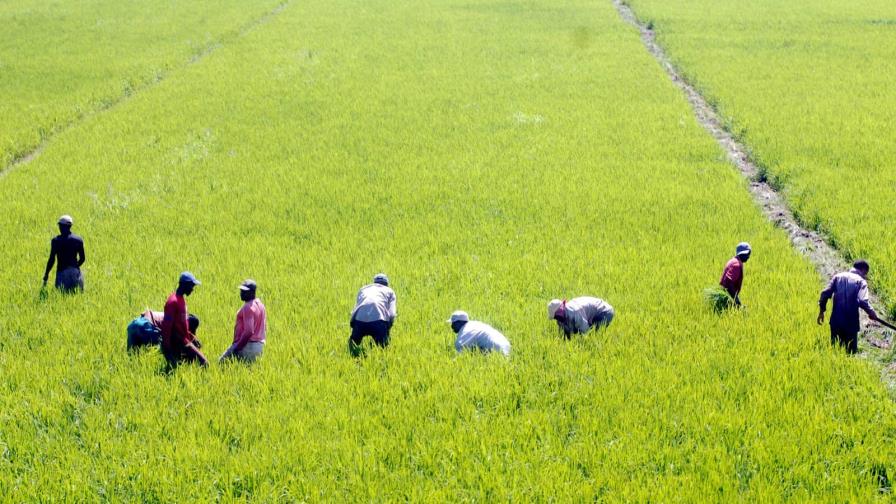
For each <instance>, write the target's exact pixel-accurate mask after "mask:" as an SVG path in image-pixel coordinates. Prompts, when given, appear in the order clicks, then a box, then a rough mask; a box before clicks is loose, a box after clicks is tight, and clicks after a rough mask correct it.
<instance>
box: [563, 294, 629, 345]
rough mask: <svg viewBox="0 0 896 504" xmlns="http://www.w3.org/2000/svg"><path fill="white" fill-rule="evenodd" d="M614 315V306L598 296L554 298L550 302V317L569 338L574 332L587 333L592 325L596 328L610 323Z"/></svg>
mask: <svg viewBox="0 0 896 504" xmlns="http://www.w3.org/2000/svg"><path fill="white" fill-rule="evenodd" d="M614 315H616V312H615V311H613V307H612V306H610V304H609V303H607V302H606V301H604V300H603V299H600V298H596V297H588V296H583V297H577V298H572V299H570V300H568V301H567V300H563V301H560V300H559V299H552V300H551V301H550V302H549V303H548V319H549V320H554V321H556V322H557V326H558V327H560V329H561V330H563V334H564V335H565V336H566V338H567V339H569V338H570V337H571V336H572V335H573V334H585V333H587V332H588V331H589V330H591V328H592V327H594V328H595V330H596V329H600V328H601V327H605V326H608V325H610V322H612V321H613V316H614Z"/></svg>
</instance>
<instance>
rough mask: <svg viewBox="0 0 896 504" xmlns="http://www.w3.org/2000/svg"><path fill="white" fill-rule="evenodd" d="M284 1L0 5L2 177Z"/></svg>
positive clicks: (30, 1)
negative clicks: (77, 126)
mask: <svg viewBox="0 0 896 504" xmlns="http://www.w3.org/2000/svg"><path fill="white" fill-rule="evenodd" d="M277 4H278V2H277V0H267V1H261V0H253V1H252V2H242V1H233V0H227V1H223V2H221V1H217V2H207V1H191V2H163V1H150V2H120V1H109V0H88V1H80V2H56V3H52V2H43V1H36V0H16V1H12V2H3V3H2V4H0V26H2V27H3V29H2V30H0V97H2V99H0V171H2V170H3V169H4V168H6V167H7V166H8V165H9V163H10V162H12V161H13V160H15V159H17V158H20V157H22V156H25V155H26V154H28V153H29V152H31V151H33V150H34V149H35V148H37V147H38V146H39V145H40V144H41V143H42V142H43V141H45V140H46V139H47V138H49V137H50V136H52V135H53V134H54V133H56V132H58V131H60V130H62V129H64V128H65V127H67V126H68V125H70V124H72V123H73V122H75V121H78V120H80V119H82V118H83V117H85V116H88V115H90V114H93V113H95V112H97V111H100V110H103V109H105V108H107V107H109V106H111V105H113V104H115V103H117V102H119V101H120V100H122V99H124V98H126V97H128V96H130V95H132V94H133V93H134V92H137V91H139V90H140V89H143V88H145V87H147V86H150V85H152V84H154V83H156V82H158V81H159V80H161V79H164V78H165V76H166V75H168V74H169V73H170V72H172V71H176V70H178V69H180V68H182V67H183V66H185V65H187V64H188V63H189V62H190V61H194V60H195V59H196V58H198V57H200V56H201V55H202V54H204V53H206V52H207V51H209V50H210V49H212V48H214V47H216V46H217V45H220V44H221V43H222V42H227V41H230V39H232V32H233V31H237V30H239V29H241V28H243V27H245V26H246V25H247V24H248V23H250V22H252V21H254V20H256V19H258V18H260V17H261V16H263V15H264V14H265V13H266V12H269V11H270V10H271V9H273V8H274V7H275V6H276V5H277Z"/></svg>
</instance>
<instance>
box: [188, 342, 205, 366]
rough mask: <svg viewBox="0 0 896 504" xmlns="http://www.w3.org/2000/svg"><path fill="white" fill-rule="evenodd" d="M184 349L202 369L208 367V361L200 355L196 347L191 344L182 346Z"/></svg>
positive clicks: (200, 352) (203, 355)
mask: <svg viewBox="0 0 896 504" xmlns="http://www.w3.org/2000/svg"><path fill="white" fill-rule="evenodd" d="M184 349H185V351H186V352H187V353H189V354H192V355H193V356H194V357H195V358H196V359H197V360H198V361H199V364H200V365H201V366H202V367H208V359H207V358H206V357H205V354H203V353H202V351H201V350H199V348H197V347H196V345H194V344H193V343H192V342H190V343H187V344H186V345H184Z"/></svg>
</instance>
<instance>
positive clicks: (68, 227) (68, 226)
mask: <svg viewBox="0 0 896 504" xmlns="http://www.w3.org/2000/svg"><path fill="white" fill-rule="evenodd" d="M57 223H58V224H59V232H60V233H62V234H69V233H71V232H72V224H74V221H73V220H72V216H71V215H63V216H62V217H60V218H59V221H58V222H57Z"/></svg>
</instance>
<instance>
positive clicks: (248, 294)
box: [240, 278, 258, 301]
mask: <svg viewBox="0 0 896 504" xmlns="http://www.w3.org/2000/svg"><path fill="white" fill-rule="evenodd" d="M257 289H258V284H256V283H255V280H252V279H251V278H247V279H246V280H243V283H241V284H240V299H242V300H243V301H252V300H253V299H255V291H256V290H257Z"/></svg>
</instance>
